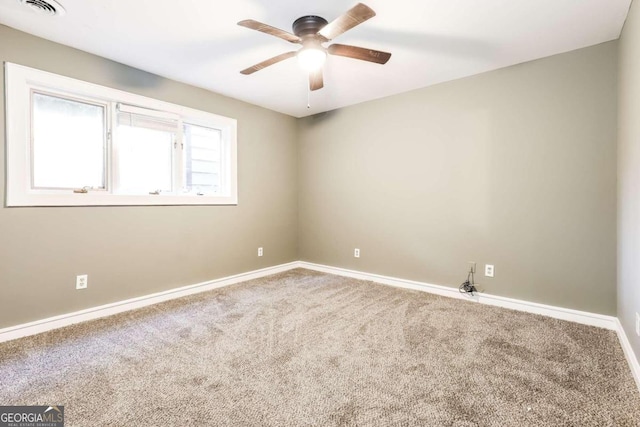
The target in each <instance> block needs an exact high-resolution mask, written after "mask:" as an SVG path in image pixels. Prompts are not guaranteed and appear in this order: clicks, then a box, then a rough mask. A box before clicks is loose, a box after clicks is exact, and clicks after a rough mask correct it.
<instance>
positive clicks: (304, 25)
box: [293, 15, 328, 38]
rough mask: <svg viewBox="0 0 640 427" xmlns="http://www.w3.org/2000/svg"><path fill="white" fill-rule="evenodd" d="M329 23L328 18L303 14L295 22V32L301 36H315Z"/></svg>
mask: <svg viewBox="0 0 640 427" xmlns="http://www.w3.org/2000/svg"><path fill="white" fill-rule="evenodd" d="M327 24H328V22H327V20H326V19H324V18H322V17H320V16H315V15H307V16H303V17H300V18H298V19H296V20H295V21H294V22H293V34H295V35H296V36H298V37H300V38H303V37H306V36H315V35H316V34H317V33H318V31H320V30H321V29H323V28H324V27H325V25H327Z"/></svg>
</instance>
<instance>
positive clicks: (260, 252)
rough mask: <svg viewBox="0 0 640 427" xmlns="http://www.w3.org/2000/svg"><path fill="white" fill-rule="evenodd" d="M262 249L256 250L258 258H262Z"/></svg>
mask: <svg viewBox="0 0 640 427" xmlns="http://www.w3.org/2000/svg"><path fill="white" fill-rule="evenodd" d="M262 253H263V252H262V248H258V256H262Z"/></svg>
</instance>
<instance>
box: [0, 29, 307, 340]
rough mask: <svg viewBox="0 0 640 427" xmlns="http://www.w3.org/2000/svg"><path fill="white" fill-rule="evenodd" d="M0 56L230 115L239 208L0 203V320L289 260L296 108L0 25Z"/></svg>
mask: <svg viewBox="0 0 640 427" xmlns="http://www.w3.org/2000/svg"><path fill="white" fill-rule="evenodd" d="M0 61H9V62H15V63H18V64H23V65H27V66H30V67H34V68H39V69H43V70H46V71H51V72H55V73H58V74H62V75H65V76H70V77H73V78H78V79H82V80H85V81H89V82H93V83H98V84H102V85H105V86H110V87H115V88H118V89H123V90H127V91H130V92H133V93H138V94H141V95H146V96H150V97H153V98H157V99H161V100H163V101H168V102H173V103H177V104H181V105H185V106H188V107H193V108H198V109H202V110H205V111H210V112H213V113H217V114H221V115H224V116H228V117H233V118H235V119H237V120H238V158H239V172H238V181H239V204H238V206H172V207H161V206H151V207H73V208H4V207H0V290H1V293H0V328H1V327H7V326H12V325H15V324H20V323H24V322H28V321H32V320H36V319H41V318H45V317H49V316H53V315H58V314H63V313H66V312H71V311H75V310H80V309H84V308H88V307H92V306H96V305H100V304H105V303H109V302H114V301H119V300H123V299H126V298H131V297H135V296H140V295H146V294H149V293H152V292H157V291H162V290H166V289H171V288H175V287H179V286H184V285H190V284H194V283H198V282H201V281H206V280H211V279H215V278H217V277H223V276H228V275H231V274H235V273H240V272H245V271H249V270H255V269H258V268H262V267H266V266H271V265H276V264H281V263H285V262H289V261H294V260H296V259H297V248H296V244H297V239H296V235H297V224H296V221H297V200H296V199H297V193H296V174H297V169H296V162H297V158H296V150H297V148H296V143H297V136H296V122H295V119H294V118H291V117H288V116H285V115H282V114H278V113H275V112H272V111H269V110H266V109H263V108H259V107H255V106H252V105H249V104H246V103H243V102H240V101H236V100H233V99H230V98H226V97H223V96H219V95H215V94H212V93H211V92H208V91H205V90H202V89H198V88H195V87H192V86H188V85H184V84H180V83H177V82H174V81H170V80H168V79H164V78H161V77H157V76H154V75H151V74H148V73H144V72H141V71H138V70H135V69H132V68H130V67H126V66H124V65H121V64H118V63H115V62H112V61H109V60H106V59H103V58H99V57H97V56H94V55H90V54H87V53H85V52H81V51H78V50H74V49H71V48H68V47H65V46H62V45H59V44H56V43H52V42H48V41H45V40H42V39H39V38H36V37H33V36H30V35H27V34H25V33H22V32H18V31H15V30H13V29H10V28H8V27H5V26H1V25H0ZM0 77H2V78H1V79H0V93H4V86H3V84H4V76H3V75H2V76H0ZM3 99H4V97H3ZM0 116H1V117H3V118H4V101H2V103H1V104H0ZM4 134H5V132H4V120H0V198H1V199H2V200H4V189H5V185H4V176H5V173H4V172H5V171H4ZM258 246H263V247H264V250H265V255H264V257H262V258H258V257H257V248H258ZM84 273H86V274H88V275H89V288H88V289H86V290H83V291H76V290H75V276H76V275H77V274H84Z"/></svg>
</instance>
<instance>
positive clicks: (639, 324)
mask: <svg viewBox="0 0 640 427" xmlns="http://www.w3.org/2000/svg"><path fill="white" fill-rule="evenodd" d="M636 335H637V336H639V337H640V313H638V312H637V311H636Z"/></svg>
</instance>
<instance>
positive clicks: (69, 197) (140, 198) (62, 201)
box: [6, 193, 238, 207]
mask: <svg viewBox="0 0 640 427" xmlns="http://www.w3.org/2000/svg"><path fill="white" fill-rule="evenodd" d="M237 204H238V200H237V198H236V197H224V196H193V195H184V196H178V195H173V194H166V195H165V194H159V195H153V196H151V195H149V196H147V195H124V194H109V195H107V194H91V193H86V194H32V193H27V194H23V195H17V196H13V197H12V196H11V194H7V203H6V206H7V207H26V206H31V207H35V206H192V205H195V206H197V205H237Z"/></svg>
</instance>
